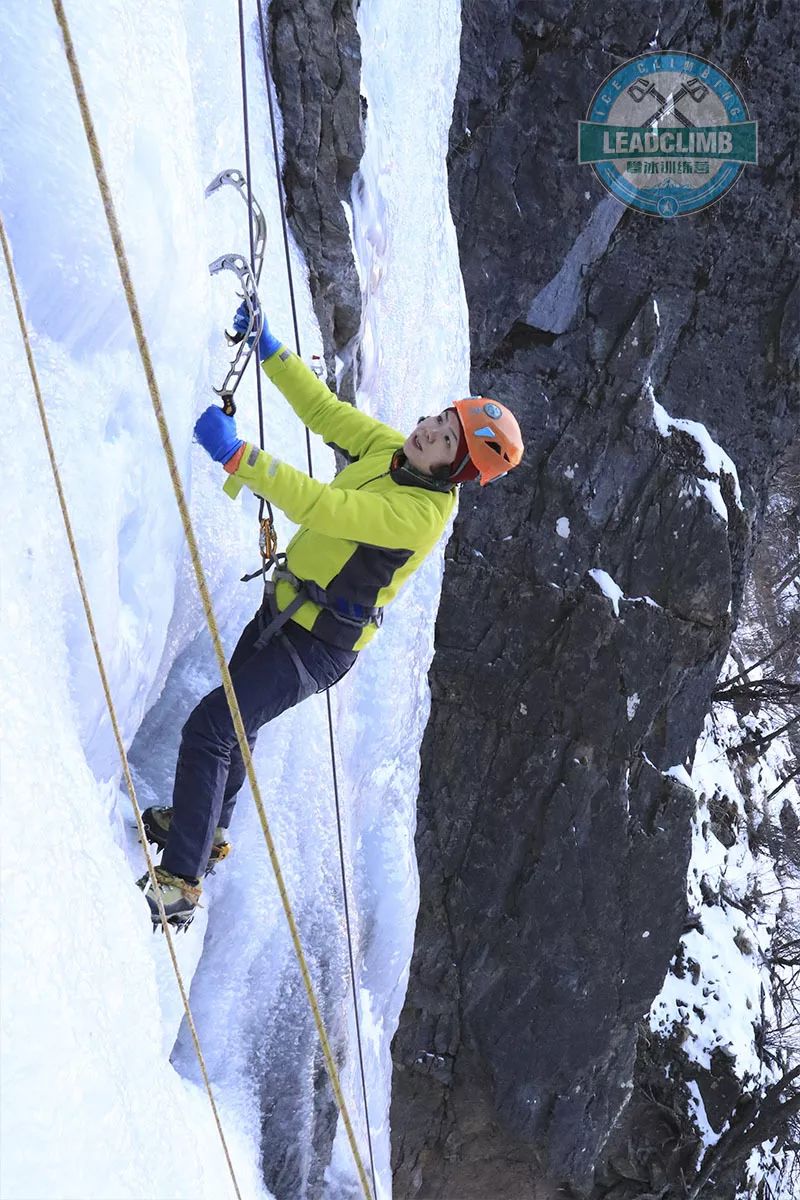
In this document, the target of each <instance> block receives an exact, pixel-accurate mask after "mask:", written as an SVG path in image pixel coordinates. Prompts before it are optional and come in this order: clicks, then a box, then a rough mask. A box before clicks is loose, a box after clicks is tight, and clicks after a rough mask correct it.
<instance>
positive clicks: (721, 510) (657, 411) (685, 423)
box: [645, 377, 743, 521]
mask: <svg viewBox="0 0 800 1200" xmlns="http://www.w3.org/2000/svg"><path fill="white" fill-rule="evenodd" d="M645 388H646V390H647V392H648V394H649V396H650V399H651V400H652V402H653V418H654V420H655V423H656V427H657V429H658V432H659V433H660V434H661V436H662V437H665V438H666V437H671V436H672V431H673V429H680V430H682V431H683V432H684V433H688V434H689V436H690V437H693V438H694V440H695V441H696V442H697V444H698V446H699V447H700V450H701V451H702V454H703V465H704V466H705V468H706V470H707V471H708V472H709V474H710V475H712V476H713V478H711V479H705V478H698V480H697V483H698V486H699V487H700V488H701V489H702V491H703V492H704V493H705V496H706V499H707V500H708V502H709V504H710V505H711V507H712V508H713V509H714V511H715V512H716V513H718V514H719V515H720V516H721V517H722V519H723V520H724V521H727V520H728V508H727V505H726V504H725V501H724V500H723V498H722V490H721V487H720V481H721V478H722V474H723V472H724V473H725V474H726V475H728V476H730V478H731V480H732V482H733V492H734V498H735V501H736V505H737V507H738V508H740V509H741V508H743V505H742V492H741V488H740V486H739V475H738V472H737V470H736V466H735V465H734V462H733V459H732V458H731V457H730V455H728V454H726V453H725V451H724V450H723V449H722V447H721V446H719V445H717V443H716V442H715V441H714V439H713V438H712V437H711V434H710V433H709V432H708V430H707V429H706V427H705V425H702V424H701V423H700V422H699V421H689V420H687V419H686V418H684V417H671V416H670V415H669V413H668V412H667V410H666V409H665V408H664V407H663V406H662V405H661V404H659V403H658V401H657V400H656V397H655V392H654V391H653V385H652V382H651V380H650V378H649V377H648V378H647V379H646V380H645Z"/></svg>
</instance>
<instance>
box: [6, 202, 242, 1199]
mask: <svg viewBox="0 0 800 1200" xmlns="http://www.w3.org/2000/svg"><path fill="white" fill-rule="evenodd" d="M0 241H2V243H3V255H4V257H5V260H6V267H7V269H8V277H9V280H10V281H11V291H12V293H13V295H14V304H15V306H16V309H17V318H18V319H19V327H20V332H21V333H22V340H23V342H24V343H25V354H26V356H27V359H28V369H29V370H30V374H31V380H32V381H33V390H34V393H35V394H36V404H37V407H38V409H39V418H40V420H41V422H42V430H43V432H44V440H45V442H46V443H47V454H48V457H49V459H50V467H51V470H52V472H53V479H54V481H55V485H56V491H57V493H58V503H59V505H60V506H61V515H62V517H63V518H64V529H65V530H66V534H67V541H68V542H69V548H70V551H71V553H72V561H73V564H74V566H75V575H76V576H77V580H78V587H79V588H80V593H81V600H82V601H83V611H84V612H85V613H86V623H87V625H88V626H89V634H90V636H91V639H92V646H93V647H94V656H95V658H96V660H97V669H98V671H99V672H100V682H101V683H102V685H103V692H104V694H105V698H106V704H107V705H108V713H109V716H110V717H111V725H112V728H113V730H114V737H115V739H116V742H117V749H118V750H119V756H120V760H121V762H122V770H123V772H124V775H125V783H126V784H127V787H128V795H129V796H130V798H131V803H132V804H133V811H134V813H135V814H136V825H137V828H138V830H139V841H140V842H141V843H142V848H143V849H144V856H145V859H146V860H147V872H148V874H149V876H150V880H151V883H152V884H153V895H154V896H155V898H156V901H157V903H158V911H159V915H160V917H161V924H162V927H163V929H164V933H165V934H166V937H167V945H168V946H169V953H170V958H171V959H172V967H173V970H174V971H175V978H176V979H177V981H178V987H179V988H180V993H181V999H182V1000H183V1008H184V1011H185V1013H186V1020H187V1022H188V1025H189V1029H190V1030H191V1034H192V1041H193V1042H194V1048H195V1053H196V1054H197V1061H198V1062H199V1064H200V1070H201V1072H202V1075H203V1082H204V1083H205V1086H206V1091H207V1092H208V1099H209V1102H210V1104H211V1111H212V1112H213V1114H214V1120H215V1122H216V1125H217V1130H218V1131H219V1136H220V1139H221V1141H222V1148H223V1150H224V1151H225V1158H226V1160H227V1163H228V1170H229V1171H230V1174H231V1179H232V1180H233V1187H234V1190H235V1192H236V1195H237V1197H238V1198H239V1200H241V1195H242V1194H241V1192H240V1191H239V1185H238V1183H237V1182H236V1174H235V1172H234V1169H233V1163H232V1162H231V1156H230V1153H229V1151H228V1144H227V1142H226V1141H225V1134H224V1133H223V1131H222V1123H221V1121H220V1117H219V1112H218V1111H217V1105H216V1101H215V1100H214V1093H213V1092H212V1090H211V1083H210V1081H209V1078H208V1072H207V1070H206V1064H205V1059H204V1058H203V1051H202V1049H201V1048H200V1039H199V1037H198V1035H197V1028H196V1026H195V1023H194V1018H193V1016H192V1010H191V1009H190V1007H189V998H188V995H187V993H186V987H185V985H184V982H183V977H182V975H181V971H180V967H179V966H178V959H177V956H176V954H175V944H174V942H173V939H172V931H171V929H170V926H169V922H168V921H167V914H166V913H165V911H164V901H163V900H162V898H161V891H160V889H159V887H158V884H157V880H156V876H155V868H154V867H153V860H152V859H151V857H150V850H149V848H148V844H147V836H146V834H145V831H144V825H143V824H142V814H141V810H140V808H139V802H138V800H137V798H136V789H135V787H134V785H133V777H132V775H131V769H130V766H129V764H128V755H127V753H126V751H125V743H124V742H123V740H122V732H121V730H120V727H119V721H118V720H117V713H116V709H115V707H114V701H113V699H112V697H111V687H110V685H109V682H108V675H107V674H106V668H105V663H104V662H103V655H102V651H101V650H100V643H99V641H98V637H97V628H96V626H95V623H94V617H93V615H92V607H91V603H90V601H89V594H88V592H87V590H86V583H85V581H84V578H83V570H82V568H81V562H80V557H79V555H78V547H77V545H76V542H75V537H74V535H73V531H72V522H71V521H70V517H69V510H68V508H67V500H66V496H65V495H64V489H63V487H62V485H61V474H60V472H59V469H58V463H57V462H56V456H55V451H54V449H53V442H52V439H51V437H50V425H49V422H48V420H47V412H46V410H45V406H44V400H43V399H42V390H41V388H40V386H39V374H38V372H37V370H36V363H35V361H34V357H33V350H32V349H31V343H30V338H29V336H28V327H27V323H26V321H25V314H24V312H23V311H22V303H21V301H20V295H19V288H18V287H17V277H16V272H15V270H14V263H13V260H12V257H11V249H10V247H9V244H8V239H7V238H6V231H5V226H4V224H3V219H2V216H0Z"/></svg>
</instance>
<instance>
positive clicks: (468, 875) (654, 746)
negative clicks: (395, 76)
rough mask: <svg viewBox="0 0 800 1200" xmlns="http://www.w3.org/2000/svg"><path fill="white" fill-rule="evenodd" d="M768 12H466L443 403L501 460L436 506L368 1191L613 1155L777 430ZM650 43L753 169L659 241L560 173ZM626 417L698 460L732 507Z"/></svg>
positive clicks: (777, 21)
mask: <svg viewBox="0 0 800 1200" xmlns="http://www.w3.org/2000/svg"><path fill="white" fill-rule="evenodd" d="M768 7H769V12H767V11H763V10H762V9H760V8H758V9H756V8H754V7H748V8H747V9H746V10H745V11H743V10H742V9H741V8H740V7H738V6H737V8H736V9H735V10H733V9H732V10H728V8H727V6H723V5H722V4H717V3H709V4H707V5H701V6H699V7H698V6H696V5H686V4H682V3H668V4H667V5H666V6H662V7H661V9H660V10H659V19H658V21H656V20H655V19H654V17H653V15H650V14H649V13H648V11H647V10H646V9H643V8H642V7H641V6H640V5H638V4H634V3H633V2H632V0H631V2H630V3H618V4H611V5H608V6H587V5H585V4H569V3H557V2H555V0H553V2H548V0H545V3H542V4H537V5H536V6H531V5H529V4H526V3H523V2H522V0H519V2H515V0H494V2H493V3H492V4H486V3H479V2H478V0H465V3H464V5H463V25H464V28H463V37H462V72H461V78H460V82H459V88H458V94H457V98H456V104H455V111H454V118H453V128H452V137H451V152H450V192H451V206H452V210H453V215H454V218H455V222H456V226H457V231H458V235H459V242H460V248H461V256H462V268H463V273H464V280H465V285H466V289H467V299H468V302H469V307H470V315H471V331H472V339H473V341H472V348H473V378H472V387H473V390H474V391H475V392H476V393H483V394H488V395H496V396H498V397H499V398H501V399H504V400H507V401H508V402H509V403H510V404H511V406H512V407H513V408H514V410H515V412H516V413H517V415H518V417H519V419H520V423H521V425H522V429H523V434H524V436H525V440H526V444H527V453H526V457H525V461H524V464H523V465H522V466H521V467H520V468H519V469H518V470H516V471H515V472H514V473H513V475H511V476H509V477H508V479H506V480H504V481H502V482H500V483H498V484H496V485H494V486H493V487H492V488H490V489H488V490H486V491H485V492H479V490H478V489H477V488H476V487H474V486H473V487H472V488H465V489H462V499H461V506H460V513H459V516H458V519H457V522H456V526H455V532H454V535H453V538H452V540H451V542H450V545H449V548H448V554H447V559H448V563H447V570H446V575H445V583H444V590H443V596H442V604H441V608H440V612H439V619H438V625H437V638H436V657H435V660H434V664H433V668H432V672H431V689H432V696H433V707H432V712H431V719H430V723H429V727H428V731H427V734H426V738H425V742H424V746H423V752H422V774H421V790H420V797H419V825H418V830H417V851H418V858H419V865H420V875H421V907H420V915H419V921H418V926H417V939H416V949H415V955H414V961H413V964H412V972H411V980H410V984H409V990H408V998H407V1003H406V1007H405V1011H404V1013H403V1017H402V1020H401V1026H400V1029H399V1032H398V1035H397V1038H396V1040H395V1046H394V1057H395V1067H396V1070H395V1079H394V1099H393V1106H392V1131H393V1147H394V1166H395V1195H396V1196H397V1197H404V1198H405V1197H413V1196H419V1197H424V1198H425V1200H432V1198H433V1197H447V1198H450V1197H456V1196H458V1197H459V1200H468V1198H469V1197H474V1198H475V1200H478V1198H480V1200H486V1198H487V1197H489V1196H491V1197H492V1200H506V1198H507V1200H512V1198H513V1200H516V1198H517V1197H519V1196H521V1195H542V1196H545V1195H555V1194H556V1190H555V1189H556V1188H557V1187H558V1186H559V1185H563V1186H564V1187H565V1188H566V1189H568V1190H567V1191H566V1194H573V1195H589V1194H591V1193H592V1189H593V1186H594V1182H593V1181H594V1178H595V1169H596V1168H597V1167H598V1166H602V1163H603V1153H604V1147H605V1146H606V1145H607V1143H608V1140H609V1137H610V1135H611V1134H612V1131H614V1133H615V1137H616V1138H617V1139H619V1138H620V1137H624V1136H627V1135H630V1136H632V1137H634V1138H635V1136H636V1129H635V1126H634V1125H627V1126H626V1121H627V1117H626V1113H628V1112H632V1111H635V1108H634V1106H630V1107H629V1105H628V1101H629V1098H630V1096H631V1094H632V1090H633V1087H634V1068H635V1062H636V1053H637V1027H638V1023H639V1022H640V1020H641V1018H642V1017H643V1015H644V1014H646V1013H647V1010H648V1008H649V1006H650V1003H651V1001H652V999H653V997H654V995H655V994H656V993H657V992H658V991H659V989H660V987H661V984H662V981H663V979H664V975H665V973H666V970H667V966H668V963H669V961H670V959H671V957H672V955H673V954H674V952H675V949H676V944H677V939H678V937H679V934H680V932H681V928H682V924H683V922H684V920H685V917H686V912H685V871H686V864H687V858H688V849H689V815H690V812H691V807H692V797H691V794H690V793H689V792H688V790H687V789H685V788H684V787H683V786H682V785H681V783H680V782H679V780H678V779H677V778H675V777H674V776H672V775H668V774H665V772H668V771H669V770H670V769H671V768H674V767H678V766H680V765H681V764H684V763H685V762H686V761H687V758H688V757H689V756H690V755H691V753H692V749H693V746H694V743H695V741H696V738H697V735H698V733H699V730H700V727H701V724H702V720H703V717H704V714H705V712H706V711H707V709H708V707H709V700H710V694H711V690H712V688H713V686H714V683H715V680H716V678H717V675H718V672H719V669H720V666H721V663H722V661H723V659H724V656H725V653H726V651H727V648H728V645H729V642H730V637H731V631H732V627H733V624H734V622H735V621H736V618H737V615H738V611H739V606H740V603H741V597H742V592H743V587H744V582H745V579H746V572H747V564H748V560H749V556H750V554H751V550H752V546H753V542H754V538H755V536H756V534H757V528H758V519H759V513H760V511H761V508H762V505H763V502H764V497H765V494H766V490H767V488H768V486H769V479H770V474H771V471H772V469H773V466H774V464H775V462H776V460H777V457H778V453H779V451H780V450H781V448H782V447H783V446H784V445H785V443H786V442H787V441H788V440H790V438H791V437H792V436H794V435H796V433H797V430H798V409H797V395H796V390H795V389H796V383H797V369H798V327H799V320H798V310H799V307H800V299H799V292H798V266H797V262H796V258H795V257H794V254H795V248H796V244H797V233H798V214H797V207H796V195H797V190H796V184H797V180H796V177H795V176H794V175H793V173H792V172H793V150H792V146H793V143H794V139H795V138H796V136H797V128H798V121H797V109H798V95H800V86H798V83H799V82H800V81H798V78H797V75H798V71H797V67H796V65H795V64H794V63H793V62H792V60H791V59H790V56H789V55H788V52H787V51H786V50H785V49H784V47H785V46H786V45H788V41H787V39H789V38H790V23H791V16H790V12H789V9H788V8H787V7H785V6H781V5H780V4H778V3H775V4H772V5H770V6H768ZM656 24H660V30H659V32H658V33H656V29H655V27H656ZM654 38H655V40H656V41H657V45H658V47H659V48H662V49H663V48H674V49H679V50H688V51H692V52H694V53H697V54H700V55H702V56H704V57H708V58H710V59H711V60H712V61H713V62H715V63H716V64H717V65H718V66H720V67H721V68H722V69H723V70H725V71H726V72H727V73H728V74H729V75H731V76H732V77H733V78H734V80H735V81H736V82H737V84H738V85H739V86H740V88H741V89H742V91H743V93H744V96H745V99H746V101H747V103H748V105H749V107H750V113H751V116H753V117H754V118H757V119H758V120H759V121H760V122H761V131H762V141H761V165H760V166H759V167H758V168H754V167H751V168H748V169H747V170H746V171H745V173H744V174H743V176H742V178H741V179H740V180H739V182H738V183H737V185H736V187H735V188H734V189H733V190H732V191H731V192H729V193H728V194H727V195H726V196H725V197H724V198H723V199H722V201H721V202H720V203H718V204H716V205H714V206H712V207H711V208H709V209H707V210H705V211H703V212H701V213H699V214H697V215H695V216H693V217H689V218H683V219H679V220H676V221H673V222H669V221H660V220H654V219H651V218H648V217H645V216H642V215H638V214H635V213H633V212H631V211H628V210H626V209H624V208H622V207H621V206H619V205H618V204H617V202H616V201H615V200H613V199H612V198H610V197H608V196H607V195H606V194H605V193H604V191H603V189H602V188H601V187H600V185H599V184H598V183H597V181H596V180H595V178H594V176H593V175H592V173H591V172H590V170H589V169H588V168H583V167H578V165H577V163H576V155H575V132H576V122H577V121H578V120H579V119H581V118H583V117H584V116H585V114H586V111H587V108H588V104H589V101H590V99H591V97H592V95H593V93H594V91H595V89H596V88H597V86H598V85H599V84H600V82H601V81H602V80H603V78H604V77H605V76H606V75H607V74H608V73H609V72H610V71H611V70H613V69H614V68H615V67H616V66H618V65H619V64H620V63H621V62H622V61H624V60H625V59H627V58H630V57H633V56H635V55H636V54H639V53H642V52H643V51H644V50H645V49H647V47H648V44H649V43H651V42H652V41H653V40H654ZM648 379H649V380H650V381H651V385H648V384H647V382H646V381H647V380H648ZM651 388H652V390H651ZM654 398H655V399H656V400H657V401H658V403H659V404H660V405H661V406H663V409H664V410H665V412H666V414H669V416H670V417H671V418H673V419H678V418H685V419H688V420H691V421H693V422H699V423H701V424H702V425H703V426H704V427H705V429H706V430H707V431H708V434H709V435H710V437H711V438H712V439H713V440H714V442H716V443H717V444H718V445H719V446H721V447H722V448H723V449H724V450H725V451H726V452H727V454H728V455H729V456H730V458H731V459H732V460H733V463H734V464H735V466H736V469H737V471H738V478H739V481H740V483H741V504H740V503H739V502H738V501H737V499H736V496H735V483H734V479H733V475H732V472H731V470H730V469H728V470H722V471H721V472H718V473H714V472H710V471H709V468H708V465H707V463H706V460H705V459H704V456H703V453H702V451H701V447H700V443H699V441H698V438H697V435H698V434H700V433H701V431H700V430H699V429H698V428H696V427H689V428H688V429H687V428H686V427H683V428H679V427H676V426H675V425H670V424H669V422H668V420H667V419H666V418H665V417H664V416H663V414H662V415H661V416H660V425H659V424H658V423H657V422H656V420H655V419H654V415H655V412H656V410H655V408H654V403H653V400H654ZM711 474H716V477H715V478H714V479H711V478H710V475H711ZM710 483H717V484H718V485H719V495H718V496H717V499H716V504H715V505H714V504H712V503H711V500H712V499H714V493H713V489H709V486H708V485H709V484H710ZM719 496H721V498H722V500H723V504H720V503H719ZM725 513H726V515H727V519H725V515H724V514H725ZM593 572H594V573H593ZM603 573H605V574H603ZM609 576H610V577H611V580H613V582H614V584H616V585H617V586H616V589H615V588H614V587H613V585H612V584H611V583H610V582H609V579H608V577H609ZM609 596H610V598H609ZM558 1194H560V1195H564V1194H565V1192H564V1191H561V1192H559V1193H558ZM595 1194H601V1191H600V1190H598V1191H597V1192H596V1193H595Z"/></svg>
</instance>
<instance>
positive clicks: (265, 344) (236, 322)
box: [233, 301, 281, 362]
mask: <svg viewBox="0 0 800 1200" xmlns="http://www.w3.org/2000/svg"><path fill="white" fill-rule="evenodd" d="M249 324H250V315H249V313H248V311H247V305H246V304H245V303H244V301H242V303H241V304H240V305H239V307H238V308H237V310H236V316H235V317H234V318H233V328H234V329H235V330H236V332H237V333H247V326H248V325H249ZM280 345H281V344H280V342H279V341H278V339H277V338H276V337H273V336H272V334H271V333H270V331H269V325H268V324H267V318H266V317H265V316H264V315H263V313H262V319H261V336H260V338H259V339H258V361H259V362H263V361H264V359H265V358H269V357H270V355H271V354H274V353H275V351H276V350H279V349H280Z"/></svg>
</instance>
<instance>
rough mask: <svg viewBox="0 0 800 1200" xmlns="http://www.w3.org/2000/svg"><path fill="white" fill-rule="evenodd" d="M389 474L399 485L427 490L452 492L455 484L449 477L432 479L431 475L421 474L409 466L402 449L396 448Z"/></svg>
mask: <svg viewBox="0 0 800 1200" xmlns="http://www.w3.org/2000/svg"><path fill="white" fill-rule="evenodd" d="M389 474H390V476H391V477H392V479H393V480H394V482H395V483H397V484H399V485H400V486H401V487H418V488H425V489H426V491H429V492H445V493H447V492H453V491H455V487H456V485H455V484H454V483H451V482H450V480H449V479H434V478H433V476H432V475H423V473H422V471H417V470H416V469H415V468H414V467H412V466H411V464H410V463H409V461H408V459H407V458H406V456H405V454H403V451H402V450H396V451H395V453H394V455H393V456H392V465H391V467H390V468H389Z"/></svg>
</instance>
